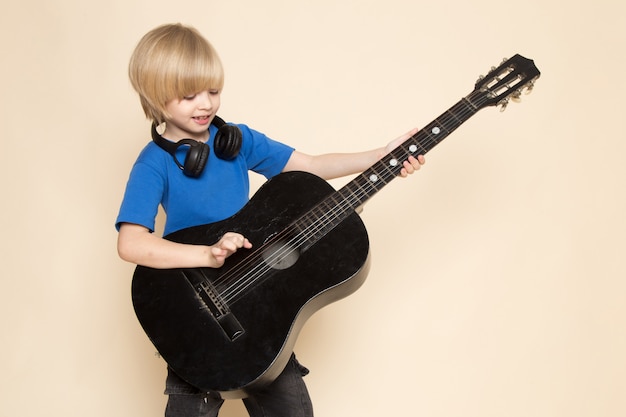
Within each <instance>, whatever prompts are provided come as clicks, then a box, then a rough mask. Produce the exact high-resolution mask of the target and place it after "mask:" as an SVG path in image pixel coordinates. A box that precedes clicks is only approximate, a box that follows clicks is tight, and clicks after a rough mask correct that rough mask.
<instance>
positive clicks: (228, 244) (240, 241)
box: [216, 232, 252, 253]
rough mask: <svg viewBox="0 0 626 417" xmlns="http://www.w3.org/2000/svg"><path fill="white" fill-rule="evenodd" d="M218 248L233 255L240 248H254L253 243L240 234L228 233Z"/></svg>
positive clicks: (218, 244) (218, 243)
mask: <svg viewBox="0 0 626 417" xmlns="http://www.w3.org/2000/svg"><path fill="white" fill-rule="evenodd" d="M216 246H217V247H219V248H221V249H223V250H226V251H228V252H231V253H233V252H235V251H237V249H239V248H246V249H250V248H251V247H252V243H250V241H249V240H248V239H247V238H246V237H244V236H243V235H241V234H239V233H234V232H228V233H226V234H224V236H222V238H221V239H220V241H219V242H217V245H216Z"/></svg>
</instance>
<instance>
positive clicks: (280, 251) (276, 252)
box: [263, 240, 300, 269]
mask: <svg viewBox="0 0 626 417" xmlns="http://www.w3.org/2000/svg"><path fill="white" fill-rule="evenodd" d="M299 257H300V251H299V250H298V248H296V247H295V246H293V245H292V244H289V243H288V242H286V241H284V240H278V241H276V242H274V243H272V244H270V245H269V246H268V247H267V248H266V249H265V250H264V251H263V260H264V261H265V263H266V264H268V265H269V266H270V267H272V268H273V269H287V268H290V267H291V266H292V265H293V264H295V263H296V262H297V261H298V258H299Z"/></svg>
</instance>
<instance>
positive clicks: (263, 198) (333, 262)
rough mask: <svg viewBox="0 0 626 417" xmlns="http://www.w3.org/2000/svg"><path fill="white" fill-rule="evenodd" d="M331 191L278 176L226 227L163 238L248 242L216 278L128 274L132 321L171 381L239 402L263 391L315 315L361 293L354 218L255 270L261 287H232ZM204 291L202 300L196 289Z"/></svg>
mask: <svg viewBox="0 0 626 417" xmlns="http://www.w3.org/2000/svg"><path fill="white" fill-rule="evenodd" d="M333 192H334V189H333V188H332V187H331V186H330V185H329V184H328V183H327V182H326V181H324V180H322V179H321V178H318V177H316V176H314V175H311V174H306V173H302V172H289V173H283V174H280V175H278V176H276V177H274V178H273V179H271V180H269V181H268V182H267V183H265V184H264V185H263V186H262V187H261V188H260V189H259V190H258V191H257V193H256V194H255V195H254V196H253V197H252V199H251V200H250V201H249V203H248V204H247V205H246V206H245V207H244V208H243V209H242V210H241V211H239V212H238V213H237V214H235V215H234V216H232V217H231V218H228V219H226V220H223V221H221V222H217V223H213V224H210V225H204V226H197V227H191V228H187V229H184V230H181V231H178V232H175V233H172V234H170V235H168V236H166V239H169V240H172V241H176V242H184V243H191V244H207V245H209V244H213V243H215V242H216V241H217V240H218V239H219V238H220V237H221V236H222V235H223V234H224V233H226V232H228V231H234V232H238V233H241V234H243V235H244V236H246V237H247V238H248V239H249V240H250V241H251V242H252V244H253V248H252V249H251V250H245V249H244V250H239V251H238V252H236V253H235V254H234V255H232V256H231V257H229V258H228V259H227V262H226V264H225V265H224V266H223V267H222V268H219V269H215V268H197V269H166V270H163V269H161V270H159V269H152V268H146V267H142V266H138V267H137V269H136V270H135V274H134V277H133V282H132V299H133V305H134V308H135V312H136V314H137V317H138V319H139V322H140V323H141V325H142V327H143V328H144V330H145V332H146V334H147V335H148V337H149V338H150V340H151V341H152V342H153V344H154V345H155V347H156V348H157V350H158V351H159V353H160V355H161V356H162V357H163V358H164V359H165V361H166V362H167V363H168V365H169V366H170V367H171V368H172V369H173V370H174V371H175V372H176V373H177V374H178V375H179V376H181V377H182V378H183V379H185V380H186V381H187V382H189V383H190V384H192V385H194V386H196V387H198V388H200V389H202V390H205V391H213V392H215V391H218V392H221V393H222V396H223V397H225V398H228V397H233V398H237V397H242V396H245V395H246V391H247V390H249V389H253V388H257V387H261V386H263V385H266V384H269V383H270V382H271V381H273V380H274V379H275V378H276V377H277V376H278V375H279V374H280V372H281V371H282V370H283V368H284V367H285V365H286V363H287V362H288V360H289V357H290V356H291V352H292V349H293V346H294V344H295V341H296V338H297V335H298V333H299V331H300V330H301V328H302V326H303V325H304V323H305V321H306V320H307V319H308V318H309V317H310V316H311V315H312V314H313V313H314V312H315V311H317V310H319V309H320V308H322V307H323V306H325V305H327V304H329V303H331V302H333V301H336V300H338V299H340V298H343V297H345V296H347V295H349V294H351V293H353V292H354V291H356V290H357V289H358V288H359V287H360V286H361V284H362V283H363V281H364V280H365V277H366V275H367V272H368V267H369V262H368V260H369V241H368V237H367V231H366V229H365V226H364V225H363V222H362V221H361V219H360V217H359V216H358V215H357V214H356V213H355V212H352V213H351V214H350V215H349V216H347V218H346V219H344V220H343V221H342V222H341V223H340V224H339V225H337V226H336V227H335V228H333V229H332V230H331V231H330V232H329V233H328V234H326V235H325V236H324V237H322V238H321V239H320V240H319V241H317V242H316V243H315V244H314V245H312V246H310V247H309V248H307V249H306V250H305V251H302V252H297V251H296V252H294V253H293V254H292V255H291V257H290V258H289V259H288V260H287V261H286V263H284V262H283V263H276V264H272V263H271V262H262V265H261V267H263V266H264V267H265V269H267V272H264V273H263V275H262V278H261V279H258V280H256V281H254V282H253V283H246V284H245V285H244V284H240V283H239V281H237V280H240V279H241V276H243V277H245V276H246V274H249V273H250V272H249V270H250V269H252V270H253V272H254V270H255V268H256V269H258V268H259V267H255V266H252V267H250V266H249V264H253V263H254V261H251V260H249V259H250V258H253V256H252V254H255V253H257V256H256V258H258V252H259V250H261V251H267V252H268V253H270V252H272V251H275V247H273V248H270V247H266V248H263V246H264V244H265V243H266V241H268V240H269V239H270V238H272V237H275V236H277V235H279V236H280V234H281V233H282V232H283V231H284V230H285V229H286V228H288V226H289V225H290V224H291V223H293V221H294V220H295V219H297V218H298V217H300V216H301V215H302V214H303V213H306V212H307V211H309V210H310V209H311V208H312V207H313V206H314V205H315V204H317V203H318V202H319V201H320V200H322V199H323V198H324V197H326V196H328V195H329V194H331V193H333ZM258 248H261V249H258ZM255 249H256V252H255ZM262 259H265V257H262ZM268 265H269V266H270V267H268ZM207 281H208V282H210V284H208V285H207V284H206V283H207ZM207 287H208V288H209V291H208V292H207V291H199V290H198V288H205V289H206V288H207ZM231 288H236V294H237V295H236V296H235V297H231V296H230V294H231V292H232V291H233V290H232V289H231ZM222 289H223V290H222ZM226 294H228V295H226ZM227 298H228V299H229V301H228V302H226V301H224V300H225V299H227Z"/></svg>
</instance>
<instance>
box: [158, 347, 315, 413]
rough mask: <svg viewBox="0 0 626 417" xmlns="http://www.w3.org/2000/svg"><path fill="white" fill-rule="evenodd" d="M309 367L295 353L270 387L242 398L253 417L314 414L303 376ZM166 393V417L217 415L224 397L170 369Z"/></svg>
mask: <svg viewBox="0 0 626 417" xmlns="http://www.w3.org/2000/svg"><path fill="white" fill-rule="evenodd" d="M308 373H309V370H308V369H306V368H305V367H304V366H302V365H300V363H299V362H298V360H297V359H296V356H295V355H293V354H292V355H291V359H290V360H289V362H288V363H287V366H286V367H285V370H284V371H283V372H282V373H281V374H280V375H279V376H278V378H276V380H275V381H274V382H272V383H271V384H270V385H268V386H267V387H265V388H263V389H260V390H257V391H255V392H253V393H251V394H250V395H249V396H248V397H247V398H244V399H243V400H242V401H243V403H244V405H245V406H246V409H247V410H248V414H250V416H251V417H313V405H312V404H311V398H310V397H309V392H308V390H307V388H306V385H305V384H304V380H303V378H302V377H303V376H305V375H306V374H308ZM165 385H166V388H165V393H166V394H167V395H169V398H168V401H167V407H166V409H165V417H216V416H217V414H218V412H219V410H220V407H221V406H222V404H223V403H224V400H223V399H221V398H220V397H219V395H216V394H213V393H205V392H200V391H198V389H197V388H195V387H193V386H191V385H189V384H187V383H186V382H185V381H183V380H182V379H181V378H180V377H179V376H178V375H176V374H175V373H174V372H172V371H171V370H169V369H168V375H167V381H166V384H165Z"/></svg>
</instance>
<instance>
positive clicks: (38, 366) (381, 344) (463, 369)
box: [0, 0, 626, 417]
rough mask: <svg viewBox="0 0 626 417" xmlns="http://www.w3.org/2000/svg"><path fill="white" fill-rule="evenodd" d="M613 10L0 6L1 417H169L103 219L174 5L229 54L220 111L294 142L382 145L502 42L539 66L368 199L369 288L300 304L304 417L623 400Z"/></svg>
mask: <svg viewBox="0 0 626 417" xmlns="http://www.w3.org/2000/svg"><path fill="white" fill-rule="evenodd" d="M625 13H626V6H625V5H624V2H622V1H618V0H599V1H595V2H585V3H580V2H560V1H558V2H557V1H555V0H528V1H524V2H503V1H491V0H481V1H458V2H456V3H453V2H434V1H429V2H426V1H419V0H415V1H408V0H407V1H401V0H387V1H385V2H382V1H369V0H352V1H343V2H342V1H336V0H316V1H310V2H309V1H293V0H291V1H286V0H285V1H280V0H267V1H251V0H248V1H232V0H231V1H206V0H204V1H187V0H181V1H162V0H152V1H128V0H111V1H104V2H90V1H79V0H58V1H44V0H40V1H33V0H25V1H20V2H19V4H18V2H15V1H11V2H5V3H3V6H2V12H1V13H0V32H1V33H0V35H1V36H0V43H1V51H2V64H1V65H0V83H1V84H0V85H1V89H0V91H1V95H2V100H0V103H1V104H0V105H1V108H0V118H1V123H0V127H1V129H2V131H1V133H2V135H1V137H0V140H1V141H2V163H1V164H0V169H1V170H2V171H1V175H0V178H1V179H2V199H3V204H2V208H1V210H2V212H1V216H0V219H1V221H2V227H1V230H2V241H1V242H2V248H1V249H2V250H1V251H0V253H1V256H2V268H3V271H4V272H3V274H2V280H1V288H0V294H1V295H0V297H1V299H0V320H1V326H2V327H1V328H2V343H1V344H0V369H1V370H2V376H1V378H0V404H1V405H0V415H2V416H20V417H30V416H43V415H46V416H90V417H99V416H120V417H126V416H129V417H130V416H132V417H148V416H158V415H162V412H163V406H164V404H165V397H164V396H163V395H162V389H163V378H164V366H163V363H162V360H161V359H159V358H156V357H155V356H154V349H153V347H152V346H151V345H150V344H149V342H148V340H147V338H146V337H145V335H144V334H143V332H142V330H141V328H140V327H139V325H138V324H137V321H136V319H135V316H134V313H133V310H132V306H131V303H130V295H129V292H130V291H129V285H130V280H131V274H132V271H133V266H132V265H129V264H126V263H124V262H122V261H121V260H119V259H118V257H117V254H116V252H115V240H116V232H115V230H114V228H113V222H114V220H115V216H116V214H117V209H118V205H119V202H120V199H121V197H122V192H123V189H124V185H125V181H126V178H127V175H128V172H129V169H130V167H131V164H132V162H133V161H134V159H135V157H136V155H137V153H138V151H139V150H140V149H141V148H142V147H143V146H144V144H145V142H146V141H147V140H148V123H147V121H145V120H144V118H143V115H142V113H141V110H140V106H139V103H138V100H137V97H136V96H135V94H134V93H133V91H132V90H131V88H130V86H129V83H128V81H127V77H126V66H127V62H128V58H129V56H130V53H131V50H132V49H133V47H134V45H135V44H136V42H137V41H138V40H139V38H140V37H141V36H142V35H143V34H144V33H145V32H147V31H148V30H150V29H152V28H153V27H155V26H157V25H159V24H162V23H166V22H177V21H180V22H184V23H189V24H192V25H194V26H196V27H197V28H198V29H200V30H201V32H202V33H203V34H204V35H206V37H207V38H209V39H210V40H211V41H212V42H213V43H214V45H215V46H216V47H217V49H218V50H219V51H220V54H221V56H222V59H223V61H224V64H225V67H226V71H227V81H226V82H227V84H226V88H225V91H224V94H223V105H222V110H221V112H220V113H221V114H222V116H223V117H225V118H227V119H229V120H234V121H244V122H247V123H249V124H250V125H252V126H254V127H256V128H257V129H259V130H262V131H264V132H266V133H268V134H270V135H271V136H272V137H275V138H277V139H281V140H284V141H286V142H288V143H290V144H292V145H294V146H296V147H297V148H299V149H301V150H302V151H305V152H311V153H315V152H324V151H350V150H357V149H365V148H371V147H375V146H379V145H382V144H384V143H386V142H387V141H388V140H389V139H391V138H393V137H395V136H397V135H398V134H400V133H402V132H405V131H407V130H408V129H409V128H411V127H413V126H418V127H419V126H423V125H425V124H427V123H428V122H430V121H431V120H432V119H434V118H435V117H437V116H438V115H439V114H441V113H442V112H443V111H444V110H446V109H447V108H448V107H450V106H451V105H452V104H454V103H455V102H456V101H457V100H458V99H460V98H461V97H463V96H465V95H466V94H468V93H469V92H470V91H471V90H472V88H473V83H474V81H475V79H476V77H477V76H478V75H479V74H481V73H482V74H484V73H486V72H487V71H488V69H489V67H491V66H492V65H496V64H498V63H499V62H500V61H501V60H502V58H503V57H508V56H511V55H513V54H514V53H520V54H522V55H525V56H528V57H529V58H532V59H534V60H535V62H536V64H537V66H538V67H539V68H540V69H541V71H542V73H543V75H542V78H541V79H540V80H539V82H538V84H537V87H536V89H535V92H534V93H533V94H531V95H529V96H527V97H524V99H523V101H522V103H521V104H516V105H511V106H509V108H508V109H507V111H506V112H504V113H499V112H498V111H497V110H496V109H494V108H489V109H486V110H483V111H482V112H480V113H479V114H477V115H476V116H475V117H474V118H473V119H471V120H470V121H469V122H467V123H466V124H465V125H464V126H462V127H461V128H460V129H459V130H458V131H457V132H455V133H454V135H453V136H451V137H450V138H448V139H447V140H446V142H444V144H442V145H441V146H439V147H438V148H436V149H435V150H434V151H433V152H432V153H430V154H429V155H428V164H427V167H426V168H425V169H424V170H422V172H420V173H419V174H418V175H415V176H413V177H411V178H410V179H408V180H403V181H397V182H394V183H393V184H392V185H390V186H389V187H387V188H386V189H385V190H383V192H382V193H380V194H379V195H377V196H376V197H375V199H374V200H373V201H371V202H370V203H369V204H368V205H367V207H366V208H365V211H364V213H363V218H364V220H365V222H366V223H367V225H368V230H369V233H370V239H371V241H372V253H373V268H372V271H371V274H370V276H369V278H368V281H367V282H366V284H365V286H364V287H363V288H362V289H361V290H360V291H359V292H357V293H356V294H354V295H353V296H351V297H349V298H348V299H346V300H343V301H341V302H339V303H336V304H333V305H332V306H330V307H328V308H326V309H324V310H322V311H320V312H319V313H318V314H316V315H315V316H314V317H313V318H312V319H311V320H310V321H309V322H308V324H307V326H306V327H305V329H304V331H303V333H302V335H301V338H300V339H299V342H298V345H297V352H298V354H299V357H300V358H301V360H302V362H303V363H304V364H306V365H307V366H309V367H310V368H311V369H312V373H311V374H310V375H309V376H308V377H307V382H308V385H309V387H310V391H311V395H312V397H313V399H314V403H315V407H316V414H317V415H318V416H337V417H339V416H350V415H359V416H379V415H390V416H404V415H406V416H464V417H502V416H507V417H530V416H532V417H554V416H562V417H579V416H580V417H582V416H589V417H592V416H593V417H596V416H611V417H612V416H616V417H617V416H624V415H626V396H625V395H624V394H625V391H626V328H625V327H626V326H625V325H626V307H625V306H624V298H625V295H626V283H625V281H624V278H625V277H626V261H625V260H624V248H625V247H626V239H625V237H624V236H625V233H626V221H625V220H624V211H625V209H626V197H625V195H624V194H625V192H624V185H623V183H624V179H625V178H626V165H625V164H624V162H623V159H624V155H625V153H626V141H625V139H626V135H625V129H624V117H625V116H624V101H623V99H624V96H625V95H626V86H625V82H624V77H623V75H624V67H625V64H626V59H625V58H624V47H625V41H626V29H624V16H625ZM344 183H345V180H342V181H337V182H335V183H334V185H336V186H340V185H342V184H344ZM222 415H223V416H241V415H245V412H244V410H243V408H242V407H241V405H240V403H239V402H229V403H228V404H227V405H226V406H225V407H224V410H223V413H222Z"/></svg>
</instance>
